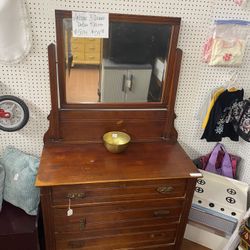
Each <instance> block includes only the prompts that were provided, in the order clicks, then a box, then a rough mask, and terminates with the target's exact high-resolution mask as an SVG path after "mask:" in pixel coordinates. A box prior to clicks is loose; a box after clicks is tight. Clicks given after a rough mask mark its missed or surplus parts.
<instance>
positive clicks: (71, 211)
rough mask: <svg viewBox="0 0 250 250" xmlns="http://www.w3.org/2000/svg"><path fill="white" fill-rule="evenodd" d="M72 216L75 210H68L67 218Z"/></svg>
mask: <svg viewBox="0 0 250 250" xmlns="http://www.w3.org/2000/svg"><path fill="white" fill-rule="evenodd" d="M71 215H73V209H71V208H70V209H68V211H67V216H71Z"/></svg>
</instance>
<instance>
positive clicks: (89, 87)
mask: <svg viewBox="0 0 250 250" xmlns="http://www.w3.org/2000/svg"><path fill="white" fill-rule="evenodd" d="M63 31H64V49H65V51H64V53H65V68H66V70H65V74H66V76H65V80H66V102H67V103H97V102H102V103H124V102H127V103H128V102H131V103H139V102H140V103H143V102H160V101H161V98H162V89H163V79H164V76H165V68H167V67H166V63H167V57H168V51H169V41H170V37H171V25H166V24H161V25H159V24H153V23H152V24H151V23H147V24H146V23H131V22H111V23H110V26H109V38H108V39H102V38H79V37H73V36H72V21H71V18H64V20H63Z"/></svg>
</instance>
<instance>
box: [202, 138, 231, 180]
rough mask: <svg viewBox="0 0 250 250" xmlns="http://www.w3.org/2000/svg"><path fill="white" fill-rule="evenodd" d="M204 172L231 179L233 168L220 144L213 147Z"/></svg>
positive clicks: (227, 154) (228, 156)
mask: <svg viewBox="0 0 250 250" xmlns="http://www.w3.org/2000/svg"><path fill="white" fill-rule="evenodd" d="M205 170H206V171H208V172H211V173H215V174H219V175H223V176H226V177H229V178H233V166H232V162H231V159H230V155H229V153H228V152H227V151H226V149H225V147H224V146H223V145H222V144H220V143H218V144H217V145H216V146H215V147H214V149H213V151H212V153H211V155H210V157H209V160H208V163H207V165H206V167H205Z"/></svg>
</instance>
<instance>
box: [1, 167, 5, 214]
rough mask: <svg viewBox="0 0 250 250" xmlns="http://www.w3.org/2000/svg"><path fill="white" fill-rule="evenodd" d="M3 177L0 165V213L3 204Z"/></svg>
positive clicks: (3, 173) (2, 168) (3, 172)
mask: <svg viewBox="0 0 250 250" xmlns="http://www.w3.org/2000/svg"><path fill="white" fill-rule="evenodd" d="M4 177H5V171H4V167H3V166H2V165H0V211H1V210H2V203H3V189H4Z"/></svg>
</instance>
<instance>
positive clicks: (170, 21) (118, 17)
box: [55, 10, 181, 109]
mask: <svg viewBox="0 0 250 250" xmlns="http://www.w3.org/2000/svg"><path fill="white" fill-rule="evenodd" d="M55 17H56V40H57V58H58V80H59V90H60V91H59V92H60V107H61V108H80V109H83V108H85V109H124V108H126V109H127V108H131V109H134V108H135V109H138V108H139V109H150V108H166V104H167V101H168V97H169V96H168V91H169V89H170V88H171V86H170V85H171V84H170V83H171V79H172V76H173V65H174V60H175V51H176V48H177V42H178V35H179V29H180V22H181V19H180V18H176V17H158V16H141V15H137V16H136V15H123V14H112V13H110V14H109V21H110V22H115V21H123V22H136V23H146V24H167V25H171V26H172V30H171V37H170V42H169V51H168V59H167V64H166V65H165V69H164V70H165V72H167V73H166V74H165V78H164V79H163V89H162V94H161V101H160V102H141V103H101V102H100V103H98V102H96V103H79V104H78V103H67V102H66V80H65V75H66V74H65V70H66V69H65V53H64V51H65V49H64V42H63V41H64V36H63V19H64V18H72V11H64V10H56V11H55Z"/></svg>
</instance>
